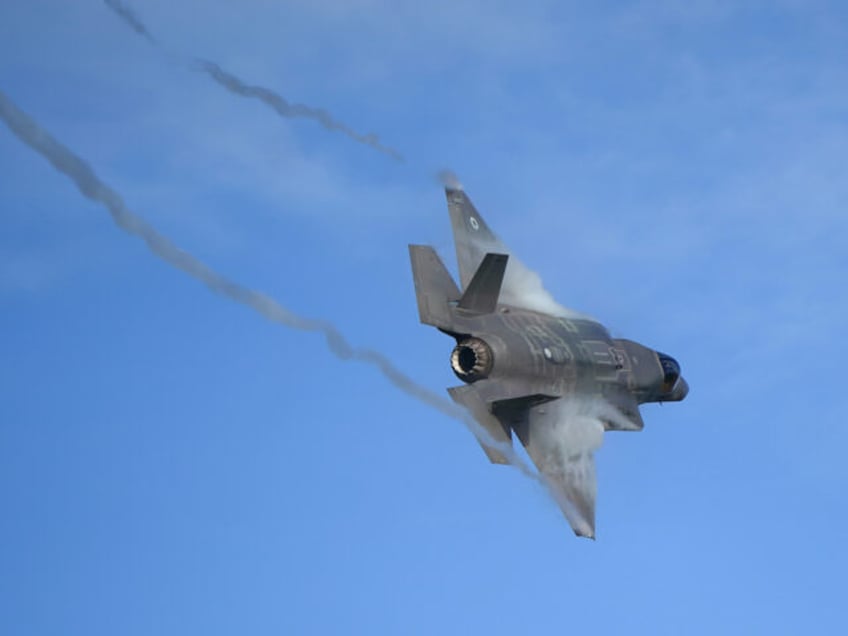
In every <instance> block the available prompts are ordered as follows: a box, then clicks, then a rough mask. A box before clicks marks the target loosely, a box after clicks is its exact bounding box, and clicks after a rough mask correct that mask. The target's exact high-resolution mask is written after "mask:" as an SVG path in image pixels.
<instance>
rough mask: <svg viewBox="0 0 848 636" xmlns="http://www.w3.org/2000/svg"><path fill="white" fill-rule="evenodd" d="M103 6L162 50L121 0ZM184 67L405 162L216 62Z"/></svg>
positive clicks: (370, 137)
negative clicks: (248, 81) (238, 75)
mask: <svg viewBox="0 0 848 636" xmlns="http://www.w3.org/2000/svg"><path fill="white" fill-rule="evenodd" d="M104 2H105V3H106V6H107V7H109V8H110V9H111V10H112V11H114V12H115V14H116V15H117V16H118V17H119V18H121V20H123V21H124V23H126V24H127V26H129V27H130V28H131V29H132V30H133V31H135V32H136V33H137V34H139V35H141V36H143V37H145V38H146V39H147V40H148V41H149V42H150V43H151V44H154V45H156V46H159V47H160V48H161V45H160V44H159V43H158V42H157V41H156V39H155V38H154V37H153V35H152V34H151V33H150V31H149V30H148V29H147V27H146V26H145V25H144V23H143V22H142V21H141V20H140V19H139V17H138V16H137V15H136V14H135V12H134V11H133V10H132V9H131V8H129V7H128V6H127V5H126V4H124V3H123V2H121V0H104ZM182 64H183V65H184V66H187V67H188V68H190V69H191V70H195V71H200V72H202V73H205V74H206V75H207V76H209V78H210V79H212V80H213V81H214V82H215V83H216V84H218V85H219V86H221V87H222V88H224V89H226V90H227V91H229V92H230V93H232V94H233V95H238V96H239V97H245V98H253V99H257V100H259V101H260V102H262V103H263V104H265V105H266V106H268V107H269V108H271V109H272V110H273V111H274V112H275V113H277V114H278V115H279V116H280V117H284V118H286V119H294V118H304V119H311V120H313V121H316V122H318V123H319V124H320V125H321V126H323V127H324V128H325V129H327V130H329V131H331V132H339V133H341V134H343V135H346V136H347V137H349V138H350V139H353V140H354V141H356V142H357V143H360V144H363V145H365V146H369V147H371V148H373V149H374V150H377V151H378V152H382V153H383V154H385V155H388V156H389V157H391V158H392V159H394V160H395V161H403V160H404V158H403V155H401V154H400V153H399V152H398V151H397V150H395V149H394V148H390V147H389V146H385V145H383V144H382V143H381V142H380V139H379V137H377V135H375V134H374V133H368V134H366V135H363V134H361V133H358V132H356V131H355V130H353V129H352V128H350V127H349V126H347V125H346V124H344V123H342V122H340V121H338V120H337V119H335V118H334V117H333V116H332V115H331V114H330V113H328V112H327V111H326V110H324V109H322V108H314V107H312V106H307V105H305V104H298V103H296V102H294V103H293V102H290V101H288V100H287V99H286V98H285V97H283V96H282V95H280V94H278V93H275V92H274V91H272V90H271V89H269V88H265V87H264V86H257V85H253V84H248V83H246V82H244V81H243V80H242V79H240V78H239V77H237V76H235V75H233V74H232V73H229V72H227V71H225V70H224V69H222V68H221V67H220V66H218V65H217V64H215V63H214V62H209V61H207V60H201V59H194V60H192V61H190V62H182Z"/></svg>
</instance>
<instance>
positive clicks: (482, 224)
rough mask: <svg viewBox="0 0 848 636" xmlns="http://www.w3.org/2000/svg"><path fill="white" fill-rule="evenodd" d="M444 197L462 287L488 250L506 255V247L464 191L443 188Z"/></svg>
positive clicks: (465, 284)
mask: <svg viewBox="0 0 848 636" xmlns="http://www.w3.org/2000/svg"><path fill="white" fill-rule="evenodd" d="M445 197H446V198H447V201H448V212H449V213H450V219H451V227H452V228H453V239H454V243H455V244H456V260H457V263H458V264H459V279H460V283H461V284H462V289H463V290H465V289H468V285H469V284H470V283H471V279H472V277H473V276H474V273H475V272H476V271H477V269H478V268H479V267H480V264H481V262H482V261H483V258H484V257H485V256H486V254H487V253H489V252H493V253H496V254H507V253H508V252H509V250H508V249H507V248H506V245H504V244H503V243H502V242H501V241H500V239H498V237H497V236H495V233H494V232H492V230H491V229H489V226H488V225H487V224H486V221H484V220H483V217H482V216H480V213H479V212H478V211H477V208H475V207H474V204H473V203H472V202H471V199H469V198H468V195H467V194H465V192H464V191H463V190H460V189H458V188H450V187H449V188H445Z"/></svg>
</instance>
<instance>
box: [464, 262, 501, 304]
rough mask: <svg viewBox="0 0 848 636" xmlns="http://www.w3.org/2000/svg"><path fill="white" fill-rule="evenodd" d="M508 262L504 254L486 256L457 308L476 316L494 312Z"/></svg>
mask: <svg viewBox="0 0 848 636" xmlns="http://www.w3.org/2000/svg"><path fill="white" fill-rule="evenodd" d="M508 260H509V256H507V255H506V254H492V253H488V254H486V256H485V257H484V258H483V262H482V263H480V267H478V268H477V271H476V272H475V273H474V277H473V278H472V279H471V282H470V283H468V287H466V288H465V293H464V294H462V298H461V299H460V300H459V308H460V309H465V310H466V311H471V312H474V313H478V314H490V313H492V312H493V311H495V308H496V307H497V305H498V296H499V295H500V293H501V284H502V283H503V277H504V273H505V272H506V263H507V261H508Z"/></svg>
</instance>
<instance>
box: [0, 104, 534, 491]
mask: <svg viewBox="0 0 848 636" xmlns="http://www.w3.org/2000/svg"><path fill="white" fill-rule="evenodd" d="M0 118H2V119H3V121H4V122H5V124H6V125H7V126H8V127H9V129H10V130H11V131H12V132H13V133H14V134H15V135H16V136H17V137H18V138H19V139H20V140H21V141H23V142H24V143H25V144H27V145H28V146H29V147H30V148H32V149H33V150H35V151H36V152H37V153H39V154H40V155H41V156H43V157H44V158H45V159H47V160H48V161H49V162H50V163H51V164H52V165H53V167H54V168H56V170H58V171H59V172H61V173H63V174H64V175H66V176H67V177H69V178H70V179H71V180H72V181H73V182H74V183H75V184H76V186H77V188H79V190H80V192H82V194H83V195H84V196H85V197H87V198H88V199H91V200H92V201H95V202H97V203H99V204H101V205H102V206H104V207H105V208H106V210H107V211H108V212H109V215H110V216H111V217H112V220H113V221H114V222H115V224H116V225H117V226H118V227H119V228H121V229H122V230H124V231H125V232H127V233H129V234H132V235H133V236H137V237H138V238H140V239H142V240H143V241H144V242H145V243H146V244H147V247H148V248H149V249H150V251H151V252H153V253H154V254H155V255H156V256H158V257H159V258H161V259H162V260H164V261H166V262H167V263H169V264H170V265H172V266H174V267H176V268H177V269H181V270H182V271H184V272H185V273H187V274H188V275H189V276H192V277H194V278H196V279H197V280H199V281H200V282H202V283H203V284H204V285H206V286H207V287H209V288H210V289H212V290H213V291H215V292H218V293H219V294H221V295H223V296H225V297H227V298H229V299H230V300H234V301H235V302H238V303H242V304H244V305H246V306H248V307H249V308H251V309H253V310H254V311H256V312H257V313H259V314H261V315H262V316H264V317H265V318H267V319H268V320H271V321H273V322H276V323H279V324H281V325H284V326H286V327H290V328H292V329H299V330H302V331H312V332H316V333H319V334H321V335H323V336H324V338H325V339H326V341H327V346H328V347H329V349H330V351H332V352H333V353H334V354H335V355H336V356H338V357H339V358H341V359H342V360H357V361H359V362H364V363H366V364H370V365H372V366H374V367H376V368H377V369H378V370H379V371H380V372H381V373H382V374H383V376H384V377H385V378H386V379H387V380H388V381H389V382H391V383H392V384H393V385H394V386H395V387H397V388H398V389H400V390H401V391H403V392H404V393H406V394H407V395H410V396H412V397H414V398H415V399H417V400H419V401H421V402H423V403H424V404H427V405H428V406H431V407H433V408H435V409H436V410H438V411H440V412H441V413H443V414H445V415H447V416H448V417H451V418H454V419H456V420H458V421H460V422H462V423H463V424H465V425H466V426H467V427H468V428H469V429H470V430H471V432H472V433H473V434H474V435H475V437H477V438H478V439H479V440H480V441H481V442H482V443H485V444H486V445H488V446H492V447H494V448H496V449H497V450H499V451H501V452H502V453H503V454H504V456H505V457H507V458H508V459H509V460H510V462H511V463H512V464H513V465H514V466H515V467H516V468H518V469H519V470H520V471H521V472H522V473H523V474H524V475H526V476H528V477H530V478H532V479H534V480H536V481H539V478H538V476H537V475H536V474H535V473H534V472H533V471H532V470H531V469H530V467H529V466H527V464H526V463H525V462H524V461H522V460H521V458H520V457H519V456H518V455H516V454H515V451H514V450H513V449H512V447H511V446H509V445H506V444H500V443H498V442H497V441H495V440H494V439H492V438H491V437H490V436H489V434H488V433H487V432H486V431H485V429H483V428H482V427H481V426H480V425H478V424H477V423H476V422H475V421H474V420H473V419H472V418H471V417H470V416H469V415H468V414H467V413H466V412H465V411H464V410H463V409H461V408H460V407H458V406H456V405H455V404H453V403H452V402H449V401H448V400H447V398H443V397H441V396H439V395H437V394H435V393H433V392H432V391H430V390H429V389H427V388H426V387H423V386H421V385H420V384H418V383H417V382H415V381H414V380H412V378H410V377H409V376H407V375H406V374H405V373H403V371H401V370H400V369H398V368H397V367H396V366H395V365H394V364H392V363H391V362H390V361H389V359H388V358H386V356H384V355H383V354H381V353H380V352H379V351H375V350H373V349H358V348H354V347H353V346H352V345H351V344H350V343H349V342H348V341H347V340H346V339H345V337H344V336H343V335H342V334H341V332H340V331H339V330H338V329H336V327H335V326H333V325H332V324H330V323H329V322H326V321H323V320H314V319H310V318H305V317H303V316H299V315H298V314H296V313H294V312H292V311H290V310H288V309H286V308H285V307H283V306H282V305H280V304H279V303H277V302H276V301H275V300H274V299H273V298H271V297H269V296H266V295H265V294H262V293H260V292H257V291H254V290H252V289H249V288H247V287H244V286H242V285H240V284H238V283H236V282H234V281H232V280H230V279H228V278H227V277H225V276H222V275H221V274H219V273H218V272H216V271H214V270H213V269H211V268H210V267H208V266H207V265H206V264H205V263H203V262H202V261H200V260H198V259H197V258H195V257H194V256H192V255H191V254H189V253H188V252H186V251H184V250H181V249H180V248H178V247H177V246H176V245H174V244H173V243H172V242H171V240H170V239H168V238H167V237H166V236H164V235H162V234H160V233H159V232H158V231H157V230H156V229H155V228H154V227H153V226H152V225H150V224H149V223H148V222H147V221H145V220H144V219H142V218H140V217H139V216H136V215H135V214H133V213H132V212H131V211H130V210H129V209H128V208H127V206H126V204H125V203H124V201H123V199H122V198H121V196H120V195H119V194H118V193H117V192H115V190H113V189H112V188H110V187H109V186H108V185H107V184H105V183H104V182H103V181H101V180H100V178H99V177H98V176H97V175H96V174H95V173H94V170H92V168H91V167H90V166H89V165H88V164H87V163H86V162H85V161H83V160H82V159H81V158H80V157H78V156H77V155H75V154H74V153H73V152H72V151H71V150H70V149H68V148H67V147H65V146H64V145H63V144H61V143H60V142H59V141H58V140H56V139H54V138H53V136H52V135H50V133H48V132H47V131H46V130H44V129H43V128H41V126H39V125H38V124H37V123H36V122H35V121H34V120H33V119H32V118H31V117H30V116H29V115H27V114H26V113H24V112H23V111H21V110H20V109H19V108H18V107H17V106H16V105H15V104H14V102H12V100H11V99H9V98H8V97H7V96H6V95H5V94H4V93H3V92H2V91H0Z"/></svg>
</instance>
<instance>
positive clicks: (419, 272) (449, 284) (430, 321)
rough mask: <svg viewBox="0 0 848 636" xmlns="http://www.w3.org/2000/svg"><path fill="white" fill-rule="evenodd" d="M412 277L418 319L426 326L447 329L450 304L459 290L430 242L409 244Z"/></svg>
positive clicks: (449, 318) (450, 319)
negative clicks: (428, 243)
mask: <svg viewBox="0 0 848 636" xmlns="http://www.w3.org/2000/svg"><path fill="white" fill-rule="evenodd" d="M409 258H410V260H411V261H412V278H413V279H414V281H415V296H416V299H417V300H418V318H419V320H421V322H422V323H423V324H425V325H433V326H434V327H440V328H442V329H447V330H449V329H450V328H451V324H452V322H453V321H452V316H451V306H450V305H449V303H451V302H457V301H458V300H459V299H460V297H461V293H460V291H459V288H458V287H457V286H456V283H455V282H454V280H453V278H451V275H450V273H449V272H448V270H447V269H446V268H445V264H444V263H442V259H440V258H439V255H438V254H436V250H434V249H433V248H432V247H430V246H429V245H410V246H409Z"/></svg>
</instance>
